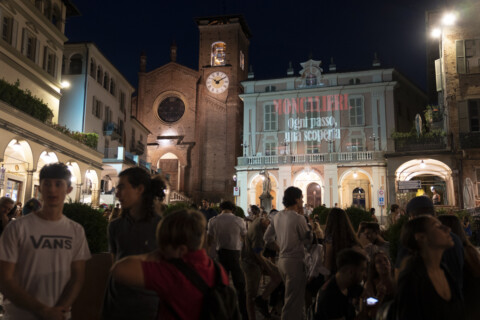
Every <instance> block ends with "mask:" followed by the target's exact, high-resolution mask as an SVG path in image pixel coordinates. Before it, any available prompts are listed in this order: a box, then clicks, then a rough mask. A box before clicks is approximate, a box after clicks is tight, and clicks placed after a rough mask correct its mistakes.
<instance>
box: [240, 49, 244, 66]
mask: <svg viewBox="0 0 480 320" xmlns="http://www.w3.org/2000/svg"><path fill="white" fill-rule="evenodd" d="M244 68H245V55H244V54H243V52H242V50H240V69H242V70H243V69H244Z"/></svg>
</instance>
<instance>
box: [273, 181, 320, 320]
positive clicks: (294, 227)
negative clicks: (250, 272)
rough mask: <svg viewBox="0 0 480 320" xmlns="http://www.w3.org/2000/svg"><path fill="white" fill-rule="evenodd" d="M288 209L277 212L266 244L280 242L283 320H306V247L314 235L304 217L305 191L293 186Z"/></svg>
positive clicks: (285, 197)
mask: <svg viewBox="0 0 480 320" xmlns="http://www.w3.org/2000/svg"><path fill="white" fill-rule="evenodd" d="M283 205H284V206H285V210H283V211H280V212H279V213H277V214H276V215H275V216H274V217H273V219H272V221H271V223H270V225H269V226H268V228H267V231H266V232H265V235H264V240H265V242H270V241H273V240H274V239H275V237H276V242H277V244H278V246H279V248H280V254H279V259H278V264H277V265H278V270H279V271H280V275H281V276H282V280H283V283H284V284H285V303H284V306H283V309H282V320H289V319H303V318H304V306H305V286H306V284H307V276H306V273H305V265H304V257H305V252H304V245H306V244H308V243H311V232H310V229H309V228H308V225H307V222H306V220H305V217H304V216H303V195H302V190H300V189H299V188H296V187H289V188H287V189H286V190H285V193H284V195H283Z"/></svg>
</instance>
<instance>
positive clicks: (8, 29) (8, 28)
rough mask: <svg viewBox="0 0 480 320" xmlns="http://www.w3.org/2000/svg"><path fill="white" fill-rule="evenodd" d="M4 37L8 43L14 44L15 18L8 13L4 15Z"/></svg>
mask: <svg viewBox="0 0 480 320" xmlns="http://www.w3.org/2000/svg"><path fill="white" fill-rule="evenodd" d="M1 28H2V39H3V40H4V41H6V42H7V43H8V44H12V40H13V18H12V17H10V16H7V15H4V16H3V17H2V25H1Z"/></svg>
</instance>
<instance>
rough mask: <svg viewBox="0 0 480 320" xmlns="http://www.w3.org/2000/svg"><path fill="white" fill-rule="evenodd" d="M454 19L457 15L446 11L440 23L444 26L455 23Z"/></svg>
mask: <svg viewBox="0 0 480 320" xmlns="http://www.w3.org/2000/svg"><path fill="white" fill-rule="evenodd" d="M456 20H457V16H456V15H455V14H454V13H452V12H448V13H446V14H445V15H444V16H443V18H442V24H443V25H445V26H451V25H453V24H454V23H455V21H456Z"/></svg>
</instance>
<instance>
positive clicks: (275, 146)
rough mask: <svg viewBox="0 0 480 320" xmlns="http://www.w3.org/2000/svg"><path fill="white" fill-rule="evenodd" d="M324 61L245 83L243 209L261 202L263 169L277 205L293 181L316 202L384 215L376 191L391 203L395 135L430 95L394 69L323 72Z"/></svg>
mask: <svg viewBox="0 0 480 320" xmlns="http://www.w3.org/2000/svg"><path fill="white" fill-rule="evenodd" d="M320 65H321V62H320V61H314V60H309V61H307V62H305V63H302V64H301V66H302V70H301V71H300V74H299V76H289V77H286V78H279V79H269V80H252V81H244V82H242V85H243V87H244V94H241V95H240V97H241V99H242V100H243V102H244V122H243V123H244V125H243V156H242V157H239V158H238V165H237V167H236V170H237V173H236V174H237V186H238V187H239V193H240V194H239V196H238V198H237V199H238V203H239V205H240V206H242V207H243V208H246V207H247V206H248V205H251V204H259V203H260V200H259V196H260V194H261V193H262V184H263V183H262V179H263V178H262V177H263V176H262V175H261V174H260V173H261V171H262V170H267V171H268V172H269V174H270V179H271V185H272V191H271V195H272V196H273V207H276V208H283V205H282V204H281V202H282V195H283V191H284V190H285V189H286V188H287V187H289V186H292V185H293V186H297V187H299V188H300V189H302V191H303V194H304V201H305V203H308V204H311V205H313V206H318V205H321V204H325V205H327V206H331V207H333V206H334V205H335V204H338V206H339V207H349V206H352V205H355V206H359V207H363V208H365V209H369V208H372V207H373V208H376V209H377V214H378V215H380V214H381V210H380V209H381V207H380V206H379V204H381V199H379V195H380V198H381V196H382V194H383V195H384V205H387V204H388V194H386V193H387V190H388V179H387V164H386V160H385V157H384V155H385V153H386V152H387V151H389V150H393V148H394V144H393V141H392V140H391V139H390V136H391V134H392V132H394V131H399V129H404V128H407V127H408V126H409V124H410V123H411V121H412V119H413V118H414V116H415V114H416V113H418V112H419V111H418V110H420V109H421V108H422V107H423V106H424V104H425V101H426V96H425V94H424V93H423V92H422V91H420V90H419V89H418V88H416V87H415V86H414V85H413V84H412V83H411V82H409V81H408V80H407V79H405V78H404V77H403V76H402V75H401V74H400V73H398V72H397V71H395V70H394V69H381V68H375V69H372V70H365V71H356V72H344V73H337V72H334V69H333V68H331V69H330V70H331V71H330V72H329V73H323V70H322V68H321V67H320ZM379 201H380V203H379Z"/></svg>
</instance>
